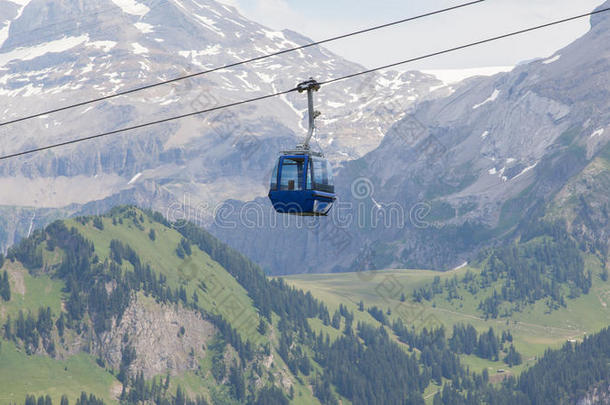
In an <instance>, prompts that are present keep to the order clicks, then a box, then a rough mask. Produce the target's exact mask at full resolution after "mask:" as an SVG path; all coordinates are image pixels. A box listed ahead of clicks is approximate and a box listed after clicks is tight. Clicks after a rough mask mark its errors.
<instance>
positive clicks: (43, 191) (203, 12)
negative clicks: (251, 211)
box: [0, 0, 449, 248]
mask: <svg viewBox="0 0 610 405" xmlns="http://www.w3.org/2000/svg"><path fill="white" fill-rule="evenodd" d="M9 4H10V7H7V8H2V13H3V15H2V16H0V24H4V26H5V27H7V28H8V29H7V31H6V33H7V38H6V41H5V42H4V43H2V44H1V45H0V102H1V103H2V105H3V106H4V108H3V109H2V111H0V121H6V120H10V119H14V118H18V117H23V116H26V115H30V114H33V113H36V112H40V111H45V110H48V109H49V108H54V107H60V106H64V105H66V104H69V103H72V102H77V101H82V100H88V99H91V98H96V97H99V96H103V95H107V94H112V93H115V92H117V91H122V90H127V89H131V88H134V87H137V86H141V85H144V84H149V83H155V82H158V81H160V80H164V79H169V78H174V77H177V76H182V75H186V74H189V73H193V72H198V71H202V70H205V69H208V68H211V67H217V66H223V65H226V64H230V63H233V62H237V61H241V60H245V59H249V58H253V57H257V56H261V55H264V54H268V53H272V52H277V51H280V50H283V49H286V48H291V47H295V46H298V45H302V44H305V43H308V42H310V41H311V40H310V39H308V38H305V37H303V36H301V35H299V34H297V33H294V32H292V31H283V32H274V31H271V30H269V29H267V28H265V27H263V26H261V25H259V24H257V23H255V22H252V21H249V20H247V19H245V18H243V17H242V16H241V15H239V14H238V13H237V11H236V10H235V9H233V8H230V7H227V6H224V5H221V4H219V3H217V2H215V1H211V0H207V1H197V2H195V1H191V0H187V1H180V2H178V1H174V0H154V1H142V2H134V5H132V6H130V7H125V6H123V8H121V7H119V6H117V4H115V3H114V2H112V1H110V0H102V1H96V2H81V1H76V0H74V1H53V2H49V1H43V0H32V1H30V2H29V3H27V4H26V5H25V7H22V6H19V5H15V4H14V3H9ZM2 21H4V23H3V22H2ZM0 27H1V25H0ZM0 29H1V28H0ZM362 69H363V68H362V67H361V66H358V65H356V64H354V63H351V62H349V61H346V60H344V59H342V58H340V57H338V56H337V55H334V54H332V53H331V52H329V51H327V50H326V49H324V48H322V47H315V48H309V49H306V50H303V51H300V52H294V53H290V54H286V55H282V56H281V57H277V58H270V59H266V60H264V61H259V62H256V63H253V64H248V65H244V66H241V67H237V68H233V69H229V70H223V71H219V72H215V73H213V74H209V75H205V76H201V77H198V78H193V79H191V80H188V81H182V82H178V83H174V84H171V85H168V86H164V87H159V88H154V89H150V90H148V91H145V92H141V93H137V94H133V95H129V96H125V97H121V98H118V99H114V100H110V101H104V102H100V103H97V104H94V105H90V106H83V107H80V108H76V109H73V110H70V111H65V112H60V113H57V114H53V115H49V116H45V117H41V118H37V119H34V120H30V121H27V122H23V123H17V124H14V125H11V126H7V127H2V128H1V129H0V135H1V140H0V154H8V153H13V152H16V151H21V150H25V149H30V148H33V147H39V146H42V145H46V144H50V143H57V142H61V141H65V140H68V139H73V138H77V137H84V136H89V135H94V134H97V133H101V132H106V131H112V130H115V129H118V128H123V127H127V126H130V125H134V124H139V123H142V122H147V121H153V120H157V119H159V118H164V117H171V116H174V115H179V114H184V113H188V112H193V111H200V110H204V109H208V108H211V107H215V106H218V105H221V104H225V103H231V102H235V101H238V100H243V99H246V98H251V97H255V96H258V95H261V94H269V93H272V92H275V91H279V90H285V89H289V88H294V86H295V85H296V84H297V83H298V82H300V81H302V80H303V79H306V78H308V77H311V76H315V77H316V78H317V79H320V80H325V79H330V78H334V77H338V76H342V75H345V74H348V73H353V72H356V71H359V70H362ZM439 85H442V83H441V82H440V81H438V80H437V79H436V78H434V77H433V76H430V75H425V74H422V73H419V72H407V73H397V72H388V73H385V74H383V75H382V74H379V75H373V76H369V77H366V78H359V79H354V80H351V81H346V82H341V83H337V84H333V85H332V86H328V87H327V88H325V89H324V91H323V92H321V93H320V94H319V96H318V97H317V108H318V109H319V110H320V111H322V112H323V116H322V117H321V118H320V120H319V121H318V126H319V135H318V142H319V144H320V146H321V147H323V148H324V150H325V152H326V154H327V155H328V156H329V157H330V158H331V159H332V160H333V162H335V163H336V164H339V163H340V162H341V161H344V160H346V159H353V158H358V157H360V156H362V155H363V154H364V153H366V152H368V151H370V150H372V149H374V148H375V147H377V146H378V145H379V142H380V141H381V140H382V139H383V135H384V134H385V132H386V131H387V129H388V128H389V127H390V126H391V125H392V124H394V123H395V122H396V121H397V120H398V119H400V114H402V113H403V112H404V110H405V109H406V108H408V107H409V106H411V105H413V104H414V103H415V102H417V101H421V100H423V99H426V98H430V97H439V96H442V95H446V94H448V93H449V90H448V89H447V88H443V89H440V90H436V91H435V92H434V95H431V94H430V89H431V88H434V87H439ZM305 110H306V100H305V97H303V96H302V95H298V94H289V95H287V96H285V97H279V98H275V99H272V100H268V101H265V102H260V103H254V104H250V105H246V106H242V107H238V108H234V109H229V110H222V111H218V112H216V113H211V114H206V115H200V116H196V117H191V118H187V119H184V120H180V121H174V122H170V123H166V124H162V125H157V126H153V127H148V128H146V129H142V130H138V131H133V132H130V133H126V134H122V135H116V136H112V137H109V138H104V139H99V140H96V141H91V142H87V143H81V144H78V145H75V146H70V147H65V148H61V149H55V150H52V151H48V152H44V153H40V154H37V155H31V156H27V157H23V158H19V159H14V160H10V161H6V162H3V164H2V165H0V184H1V185H2V186H3V193H2V195H0V205H9V206H27V207H35V208H49V209H58V208H66V209H68V211H69V212H76V211H79V210H80V207H82V206H83V205H86V204H87V203H89V202H95V201H104V203H101V204H100V205H104V206H105V205H112V202H113V201H115V202H116V201H123V202H134V203H135V202H138V201H137V200H136V199H135V198H134V199H133V200H132V201H125V195H126V194H131V195H141V194H142V193H144V192H145V191H146V190H155V191H154V192H155V193H158V192H159V190H163V193H165V194H168V195H169V196H171V198H164V199H162V200H154V199H153V198H152V197H154V195H149V196H148V198H147V199H145V200H147V206H152V207H153V208H156V209H158V210H161V211H166V210H167V209H168V207H169V206H170V205H171V202H177V201H178V202H182V201H184V200H185V197H186V198H187V199H189V200H191V205H192V206H194V207H205V209H200V210H199V211H202V212H203V211H205V214H204V215H203V216H204V217H205V219H206V220H207V221H208V222H209V219H210V218H211V217H212V215H213V212H214V207H215V205H216V204H218V203H220V202H222V201H224V200H225V199H227V198H239V199H251V198H255V197H259V196H264V195H265V194H266V190H265V188H266V183H267V181H268V176H269V172H270V170H271V166H272V162H273V160H274V159H275V156H276V154H277V152H278V150H281V149H286V148H290V147H293V146H294V145H295V144H296V143H297V142H299V141H300V140H301V137H302V136H304V134H305V129H304V125H305V120H304V118H305V117H304V116H305ZM138 174H140V176H138V177H137V178H136V176H137V175H138ZM134 179H135V180H134ZM132 180H133V181H132ZM146 182H148V183H152V184H148V185H147V186H146V187H142V184H143V183H146ZM15 183H17V184H18V186H15V185H14V184H15ZM75 189H77V190H79V191H78V193H77V194H78V195H75V193H74V190H75ZM15 195H19V196H20V198H17V199H16V198H14V197H11V198H8V197H7V196H15ZM89 196H90V197H89ZM83 200H85V201H83ZM168 201H170V203H168ZM15 236H17V237H18V236H19V235H12V236H11V237H10V238H5V239H2V240H0V246H2V247H3V248H6V245H7V241H9V240H12V239H13V237H15Z"/></svg>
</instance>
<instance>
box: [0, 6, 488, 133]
mask: <svg viewBox="0 0 610 405" xmlns="http://www.w3.org/2000/svg"><path fill="white" fill-rule="evenodd" d="M485 1H486V0H476V1H471V2H468V3H463V4H459V5H457V6H453V7H448V8H444V9H442V10H436V11H432V12H429V13H426V14H421V15H418V16H415V17H409V18H404V19H402V20H398V21H393V22H390V23H387V24H383V25H377V26H374V27H370V28H366V29H363V30H360V31H354V32H350V33H348V34H343V35H339V36H336V37H332V38H328V39H325V40H322V41H317V42H311V43H309V44H305V45H301V46H297V47H294V48H289V49H284V50H282V51H278V52H274V53H270V54H266V55H261V56H257V57H255V58H251V59H246V60H243V61H240V62H234V63H230V64H228V65H224V66H219V67H215V68H212V69H208V70H204V71H201V72H196V73H191V74H188V75H184V76H179V77H176V78H173V79H169V80H164V81H161V82H158V83H153V84H148V85H145V86H141V87H136V88H133V89H130V90H125V91H121V92H118V93H114V94H109V95H107V96H102V97H98V98H94V99H91V100H86V101H82V102H79V103H75V104H70V105H67V106H64V107H59V108H55V109H51V110H47V111H44V112H40V113H36V114H32V115H28V116H25V117H21V118H15V119H12V120H9V121H5V122H0V127H2V126H5V125H10V124H15V123H17V122H22V121H27V120H31V119H33V118H38V117H42V116H45V115H49V114H54V113H57V112H60V111H65V110H69V109H72V108H76V107H82V106H85V105H88V104H93V103H98V102H100V101H105V100H110V99H113V98H117V97H121V96H126V95H128V94H133V93H136V92H140V91H144V90H149V89H152V88H155V87H159V86H164V85H167V84H170V83H175V82H179V81H182V80H187V79H192V78H194V77H198V76H202V75H206V74H209V73H213V72H217V71H219V70H226V69H231V68H234V67H237V66H241V65H245V64H248V63H252V62H257V61H260V60H264V59H268V58H271V57H274V56H279V55H284V54H287V53H291V52H296V51H300V50H303V49H307V48H311V47H313V46H319V45H323V44H326V43H329V42H334V41H338V40H340V39H345V38H349V37H352V36H356V35H361V34H365V33H368V32H373V31H377V30H381V29H384V28H388V27H392V26H396V25H400V24H404V23H407V22H410V21H414V20H418V19H421V18H424V17H430V16H434V15H437V14H442V13H446V12H448V11H453V10H457V9H460V8H464V7H468V6H472V5H474V4H478V3H483V2H485Z"/></svg>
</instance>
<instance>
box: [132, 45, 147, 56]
mask: <svg viewBox="0 0 610 405" xmlns="http://www.w3.org/2000/svg"><path fill="white" fill-rule="evenodd" d="M131 47H132V48H133V53H135V54H136V55H143V54H147V53H148V48H145V47H143V46H142V45H140V44H139V43H137V42H134V43H132V44H131Z"/></svg>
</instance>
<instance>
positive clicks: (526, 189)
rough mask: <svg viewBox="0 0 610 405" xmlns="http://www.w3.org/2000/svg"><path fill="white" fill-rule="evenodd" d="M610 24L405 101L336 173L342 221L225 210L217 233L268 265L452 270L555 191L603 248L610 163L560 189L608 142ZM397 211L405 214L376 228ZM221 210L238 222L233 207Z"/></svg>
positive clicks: (584, 235)
mask: <svg viewBox="0 0 610 405" xmlns="http://www.w3.org/2000/svg"><path fill="white" fill-rule="evenodd" d="M609 32H610V19H608V18H607V17H606V18H605V19H600V18H599V17H596V18H595V19H594V21H593V27H592V29H591V31H590V32H589V33H588V34H586V35H585V36H584V37H582V38H580V39H578V40H577V41H575V42H574V43H573V44H572V45H570V46H568V47H566V48H565V49H562V50H560V51H558V52H557V53H556V54H555V55H553V57H551V58H548V59H545V60H537V61H534V62H531V63H528V64H526V65H521V66H518V67H517V68H515V69H514V70H513V71H512V72H510V73H506V74H499V75H496V76H493V77H490V78H473V79H469V80H467V81H465V82H463V83H462V84H461V85H459V86H458V87H457V88H455V91H454V92H453V94H451V95H450V96H448V97H445V98H440V99H436V100H430V101H424V102H422V103H419V104H418V105H416V106H415V107H414V108H412V109H410V110H409V114H408V116H407V117H405V118H404V119H403V120H401V121H399V122H398V123H396V124H395V125H393V126H392V127H391V128H390V129H389V131H388V132H387V135H386V136H385V138H384V139H383V141H382V142H381V144H380V145H379V147H378V148H377V149H375V150H373V151H371V152H370V153H368V154H366V155H365V156H364V157H362V158H361V159H357V160H354V161H351V162H347V163H345V164H344V165H343V166H342V168H341V169H340V170H339V173H338V175H337V179H336V183H337V188H338V190H337V191H338V195H339V196H340V198H341V200H342V201H343V202H345V203H346V204H347V205H348V207H347V208H346V211H344V212H342V213H341V215H339V217H343V218H344V217H346V216H347V217H350V218H351V221H348V224H347V225H346V226H337V225H336V223H337V221H336V220H335V221H334V222H333V221H327V220H321V221H320V222H319V223H318V224H315V225H312V226H311V228H310V229H295V225H294V221H293V222H291V223H290V225H289V226H275V225H273V224H275V223H276V222H277V219H276V217H274V216H273V215H270V216H268V217H266V219H265V220H266V221H268V222H269V223H270V224H272V225H269V226H267V227H264V229H263V230H261V229H260V228H255V229H250V228H251V227H248V226H242V227H241V228H239V232H235V230H234V229H231V226H230V225H231V224H232V223H231V221H230V220H227V218H226V217H222V220H221V221H217V222H219V223H218V224H216V226H215V228H213V229H214V231H215V232H216V233H217V234H218V235H220V236H221V238H223V239H224V240H226V241H228V242H229V243H231V244H232V245H233V246H234V247H236V248H237V249H239V250H241V251H243V252H244V253H245V254H246V255H248V256H249V257H251V258H253V259H254V260H257V261H259V262H260V263H262V264H263V265H264V266H265V268H266V269H267V270H268V271H270V272H272V273H295V272H303V271H312V272H328V271H342V270H355V269H360V268H384V267H398V268H404V267H410V268H411V267H415V268H420V267H423V268H452V267H455V266H458V265H460V264H462V263H463V262H464V261H466V260H468V259H469V257H471V256H472V254H473V253H474V252H476V250H477V249H478V248H480V247H481V246H485V245H488V244H489V243H493V242H494V241H498V240H502V239H503V238H504V237H506V236H508V235H511V232H513V231H514V230H515V229H516V228H517V227H518V225H519V224H520V223H521V224H523V225H524V226H526V225H527V223H528V221H531V220H532V219H534V218H537V217H540V216H541V215H544V213H545V210H546V209H547V207H548V203H551V202H552V203H553V206H555V207H556V208H555V209H556V210H559V209H560V208H561V203H558V202H557V201H556V198H557V196H558V195H559V194H558V193H560V192H562V193H564V194H565V193H568V195H569V196H571V197H572V198H576V199H578V198H579V196H581V195H585V196H586V198H587V199H588V200H589V201H591V202H592V205H591V207H593V208H592V210H593V212H591V213H590V214H589V215H590V217H591V218H598V219H600V221H601V222H599V221H598V222H596V221H593V222H595V223H596V224H597V225H596V226H594V227H593V226H584V229H580V228H579V226H580V225H579V224H582V223H583V221H585V219H586V218H585V219H583V217H582V215H579V216H577V215H576V214H574V215H572V214H570V213H574V211H577V212H581V211H582V210H580V211H579V209H577V208H573V207H572V208H570V210H567V209H566V210H565V211H564V212H563V213H562V214H561V215H559V216H558V217H557V216H556V217H555V219H557V218H562V219H567V220H568V221H569V222H571V221H573V220H574V217H575V216H577V217H578V219H577V220H576V222H575V225H576V226H575V227H574V229H580V230H579V231H577V232H578V234H580V236H578V237H579V238H581V239H583V240H586V241H587V242H586V243H587V244H589V243H590V244H595V243H600V244H601V245H607V235H608V231H609V230H610V225H608V221H607V220H603V218H607V215H606V216H604V211H603V210H604V203H606V205H607V202H608V201H607V192H604V191H602V190H604V186H603V184H606V183H605V182H604V181H605V180H604V179H605V178H606V177H607V176H606V174H607V173H608V167H609V166H608V165H607V164H606V166H603V163H602V169H599V168H598V170H597V172H596V173H597V175H596V177H595V176H593V177H592V176H588V177H587V178H589V179H590V185H589V186H588V188H587V189H588V190H589V191H590V192H588V193H587V194H582V192H579V191H578V190H579V188H577V187H572V188H568V189H566V187H567V186H568V185H569V184H570V180H571V179H573V178H574V176H577V175H579V174H580V173H582V172H583V170H590V169H591V167H592V166H591V165H599V163H598V162H597V160H596V159H599V157H600V156H601V155H603V154H604V153H605V152H604V148H607V144H608V139H610V128H609V123H610V86H609V83H610V48H609V45H608V44H609V42H608V37H609ZM600 185H601V186H600ZM570 190H572V192H570ZM570 193H572V194H570ZM397 207H398V208H397ZM557 207H559V208H557ZM395 210H398V212H399V213H400V214H401V215H402V218H403V219H404V221H403V222H401V223H400V224H398V222H397V221H396V220H394V219H391V220H389V222H388V223H389V225H390V226H384V225H383V224H384V221H386V220H387V218H388V217H392V215H394V214H395V213H396V211H395ZM229 211H232V212H235V213H239V212H244V211H247V210H242V209H241V208H239V207H233V209H232V210H227V211H226V212H229ZM223 214H224V213H223ZM564 214H565V215H564ZM229 218H230V219H232V220H234V221H235V222H237V223H239V222H240V221H239V217H238V215H237V214H235V215H234V216H233V217H229ZM374 218H378V219H379V222H378V223H377V224H375V220H374ZM392 218H394V217H392ZM241 222H242V223H243V222H244V221H243V220H242V221H241ZM585 222H586V221H585ZM279 223H281V220H280V221H279ZM329 223H330V225H329ZM339 223H341V221H339ZM254 235H257V237H254ZM604 238H606V239H604ZM266 246H272V247H273V248H272V249H271V251H270V249H266V248H265V247H266Z"/></svg>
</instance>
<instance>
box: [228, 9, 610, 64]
mask: <svg viewBox="0 0 610 405" xmlns="http://www.w3.org/2000/svg"><path fill="white" fill-rule="evenodd" d="M221 1H223V2H225V3H228V4H232V5H234V6H236V7H237V8H238V9H239V10H240V11H241V12H242V13H243V14H244V15H245V16H246V17H248V18H250V19H252V20H255V21H257V22H259V23H262V24H264V25H267V26H269V27H271V28H274V29H284V28H289V29H292V30H295V31H298V32H300V33H302V34H304V35H307V36H308V37H311V38H313V39H316V40H319V39H324V38H326V37H330V36H334V35H337V34H341V33H345V32H349V31H352V30H356V29H360V28H363V27H367V26H371V25H376V24H380V23H385V22H389V21H392V20H397V19H402V18H405V17H409V16H414V15H418V14H422V13H425V12H429V11H433V10H436V9H441V8H446V7H450V6H453V5H457V4H460V3H465V2H468V1H469V0H463V1H455V0H453V1H449V0H307V1H305V0H221ZM602 3H603V0H486V2H484V3H480V4H476V5H473V6H470V7H467V8H465V9H461V10H457V11H452V12H449V13H447V14H445V15H440V16H433V17H428V18H425V19H422V20H419V21H415V22H411V23H407V24H405V25H403V26H400V27H398V28H390V29H386V30H384V31H382V32H378V33H373V34H366V35H364V36H360V37H356V38H354V39H348V40H343V41H340V42H337V43H334V44H332V45H328V48H330V49H331V50H332V51H334V52H336V53H338V54H340V55H341V56H344V57H346V58H347V59H349V60H352V61H354V62H359V63H361V64H363V65H365V66H367V67H375V66H379V65H385V64H388V63H392V62H395V61H398V60H402V59H408V58H411V57H415V56H419V55H422V54H427V53H430V52H432V51H437V50H441V49H445V48H449V47H453V46H456V45H461V44H465V43H467V42H471V41H477V40H480V39H484V38H487V37H491V36H497V35H501V34H503V33H506V32H510V31H516V30H519V29H523V28H526V27H529V26H534V25H538V24H543V23H546V22H550V21H552V20H557V19H561V18H566V17H571V16H573V15H576V14H584V13H586V12H589V11H591V10H593V9H594V8H595V7H597V6H599V5H600V4H602ZM606 18H610V15H609V16H607V17H606ZM589 27H590V25H589V20H588V19H582V20H580V21H577V22H570V23H566V24H564V25H561V26H559V27H555V28H550V29H546V30H543V31H539V32H536V33H529V34H525V35H524V36H519V37H516V38H513V39H507V40H502V41H499V42H495V43H493V44H490V45H483V46H480V47H478V48H476V49H471V50H465V51H460V52H458V53H456V54H454V55H451V56H442V57H436V58H432V59H429V60H426V61H422V62H418V63H416V64H412V65H409V66H408V67H407V68H409V69H463V68H473V67H485V66H512V65H515V64H517V63H519V62H521V61H524V60H529V59H534V58H537V57H546V56H549V55H551V54H552V53H554V52H555V51H556V50H557V49H560V48H562V47H563V46H565V45H567V44H569V43H570V42H572V41H573V40H574V39H576V38H577V37H579V36H581V35H583V34H584V33H585V32H586V31H587V30H588V29H589Z"/></svg>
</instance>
